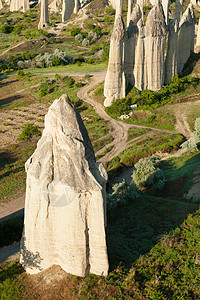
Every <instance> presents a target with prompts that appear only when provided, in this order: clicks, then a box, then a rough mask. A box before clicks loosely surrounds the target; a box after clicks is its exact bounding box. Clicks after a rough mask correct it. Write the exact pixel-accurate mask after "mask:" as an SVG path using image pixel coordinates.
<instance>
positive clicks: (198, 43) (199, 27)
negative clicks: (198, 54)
mask: <svg viewBox="0 0 200 300" xmlns="http://www.w3.org/2000/svg"><path fill="white" fill-rule="evenodd" d="M196 46H200V19H199V23H198V31H197V40H196Z"/></svg>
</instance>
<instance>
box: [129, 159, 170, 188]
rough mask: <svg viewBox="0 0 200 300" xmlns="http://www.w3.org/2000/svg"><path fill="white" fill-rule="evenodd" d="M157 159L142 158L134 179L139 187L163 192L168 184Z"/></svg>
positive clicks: (137, 164)
mask: <svg viewBox="0 0 200 300" xmlns="http://www.w3.org/2000/svg"><path fill="white" fill-rule="evenodd" d="M159 164H160V159H159V158H157V157H150V158H141V159H140V160H139V161H138V162H137V163H136V164H135V168H136V170H134V171H133V174H132V178H133V181H134V183H135V184H136V186H137V187H146V188H152V189H158V190H161V189H162V188H163V187H164V185H165V182H166V179H165V176H164V173H163V171H162V170H160V168H159Z"/></svg>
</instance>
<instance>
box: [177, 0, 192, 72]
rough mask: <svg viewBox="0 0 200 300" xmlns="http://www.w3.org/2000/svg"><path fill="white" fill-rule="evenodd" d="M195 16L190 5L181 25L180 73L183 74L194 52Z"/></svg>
mask: <svg viewBox="0 0 200 300" xmlns="http://www.w3.org/2000/svg"><path fill="white" fill-rule="evenodd" d="M195 22H196V20H195V15H194V10H193V6H192V4H191V3H190V4H189V5H188V7H187V9H186V11H185V12H184V14H183V16H182V18H181V21H180V23H179V27H180V33H179V38H178V55H179V58H178V73H179V74H181V72H182V70H183V67H184V65H185V63H186V62H187V60H188V58H189V57H190V51H194V34H195Z"/></svg>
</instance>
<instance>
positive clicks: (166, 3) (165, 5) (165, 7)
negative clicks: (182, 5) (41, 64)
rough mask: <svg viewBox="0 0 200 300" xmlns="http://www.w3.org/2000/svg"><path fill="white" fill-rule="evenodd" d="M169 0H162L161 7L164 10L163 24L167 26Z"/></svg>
mask: <svg viewBox="0 0 200 300" xmlns="http://www.w3.org/2000/svg"><path fill="white" fill-rule="evenodd" d="M169 2H170V1H169V0H162V6H163V10H164V15H165V22H166V24H167V25H168V23H169V4H170V3H169Z"/></svg>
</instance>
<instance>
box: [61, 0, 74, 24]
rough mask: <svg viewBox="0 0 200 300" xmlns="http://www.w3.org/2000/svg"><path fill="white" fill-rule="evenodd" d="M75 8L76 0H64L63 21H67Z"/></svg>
mask: <svg viewBox="0 0 200 300" xmlns="http://www.w3.org/2000/svg"><path fill="white" fill-rule="evenodd" d="M73 10H74V0H63V9H62V22H65V21H67V20H68V19H69V18H70V17H71V15H72V14H73Z"/></svg>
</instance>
